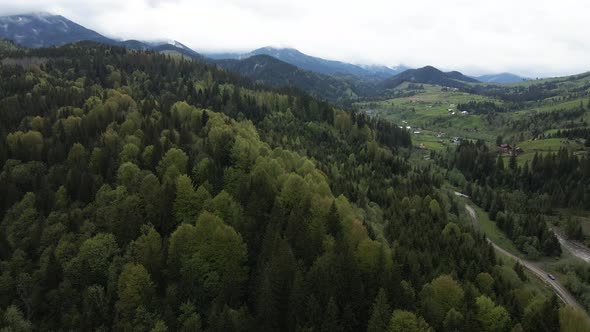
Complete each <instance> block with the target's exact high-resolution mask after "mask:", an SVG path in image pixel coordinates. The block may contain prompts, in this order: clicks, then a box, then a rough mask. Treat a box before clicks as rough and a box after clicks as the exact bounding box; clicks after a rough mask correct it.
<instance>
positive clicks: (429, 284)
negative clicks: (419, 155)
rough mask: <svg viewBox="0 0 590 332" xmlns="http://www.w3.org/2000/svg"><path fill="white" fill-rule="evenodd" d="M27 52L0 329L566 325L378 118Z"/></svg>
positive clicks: (237, 86)
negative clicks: (34, 59) (29, 62)
mask: <svg viewBox="0 0 590 332" xmlns="http://www.w3.org/2000/svg"><path fill="white" fill-rule="evenodd" d="M31 54H36V55H43V56H44V57H46V58H47V60H48V61H47V63H46V64H38V65H35V66H30V67H27V68H24V67H22V66H4V65H2V66H0V78H1V79H0V84H1V85H2V87H3V89H2V93H3V95H2V98H1V100H0V105H2V106H1V109H0V117H1V121H0V129H1V131H0V134H1V135H0V136H1V137H0V157H1V159H0V161H1V163H2V172H1V173H0V191H1V192H0V202H1V209H0V218H1V222H0V324H2V326H3V327H6V328H8V329H12V330H25V331H26V330H31V329H35V330H123V331H166V330H182V331H200V330H205V331H254V330H256V331H277V330H281V331H359V330H369V331H397V330H407V329H408V328H407V327H414V328H416V329H417V330H419V331H430V330H437V331H476V330H481V331H509V330H511V329H512V328H515V329H516V330H524V331H555V330H557V329H559V327H560V326H562V327H564V326H568V324H569V325H573V326H579V325H580V324H584V320H583V319H584V318H583V317H580V316H579V315H578V314H577V313H576V312H573V311H570V310H567V309H559V305H558V302H557V299H556V298H545V297H543V296H542V294H539V293H537V292H536V291H534V290H530V289H529V286H528V285H527V284H526V283H525V278H524V277H523V274H522V273H521V272H522V271H520V270H519V268H518V266H516V267H514V268H513V267H512V266H507V265H504V264H502V263H501V262H499V261H498V260H496V257H495V254H494V251H493V249H492V247H491V246H490V245H489V244H487V242H486V241H485V239H484V238H483V237H482V236H481V235H479V234H477V233H475V232H474V231H473V229H472V228H471V227H469V226H467V223H464V222H462V221H461V219H460V218H461V214H460V213H459V210H458V207H457V205H456V204H455V203H453V202H452V201H451V199H450V198H449V197H447V196H446V195H443V194H441V191H440V190H438V189H437V188H438V187H439V186H440V184H441V183H442V176H441V175H440V174H436V173H435V172H433V171H432V170H430V169H428V168H415V167H412V166H411V165H410V164H409V163H408V161H407V159H406V157H405V156H404V149H403V147H404V146H410V144H411V142H410V140H409V136H407V133H406V132H404V131H402V130H398V129H396V128H395V127H394V126H392V125H390V124H387V123H385V122H381V121H376V120H371V119H368V118H366V117H365V116H363V115H359V114H354V113H351V112H347V111H342V110H335V109H333V108H332V107H330V106H329V105H327V104H325V103H322V102H319V101H317V100H314V99H312V98H309V97H306V96H304V95H301V94H296V93H295V94H288V93H286V94H285V93H278V92H277V91H276V90H268V89H265V88H262V87H257V86H253V85H250V83H248V82H247V81H246V82H242V81H241V80H240V79H234V78H232V77H231V75H228V74H227V73H225V72H223V71H219V70H218V69H216V68H214V67H210V66H207V65H204V64H201V63H198V62H192V61H185V60H183V59H176V58H171V57H168V56H163V55H159V54H152V53H144V52H134V51H125V50H122V49H119V48H117V47H105V46H98V45H96V44H80V45H73V46H65V47H62V48H55V49H49V50H35V51H30V53H27V54H26V55H27V56H29V55H31ZM13 56H14V55H13ZM11 82H14V85H13V84H11ZM4 88H6V89H5V90H4ZM435 253H436V254H435ZM519 271H520V272H519Z"/></svg>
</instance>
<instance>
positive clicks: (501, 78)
mask: <svg viewBox="0 0 590 332" xmlns="http://www.w3.org/2000/svg"><path fill="white" fill-rule="evenodd" d="M474 78H475V79H477V80H478V81H480V82H483V83H499V84H508V83H517V82H522V81H526V80H528V78H525V77H522V76H518V75H515V74H511V73H500V74H491V75H482V76H477V77H474Z"/></svg>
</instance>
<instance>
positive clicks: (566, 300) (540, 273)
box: [465, 204, 585, 311]
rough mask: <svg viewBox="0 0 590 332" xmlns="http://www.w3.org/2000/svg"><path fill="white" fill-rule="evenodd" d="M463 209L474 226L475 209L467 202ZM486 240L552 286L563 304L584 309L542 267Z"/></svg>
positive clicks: (475, 218) (475, 221)
mask: <svg viewBox="0 0 590 332" xmlns="http://www.w3.org/2000/svg"><path fill="white" fill-rule="evenodd" d="M465 209H466V210H467V213H468V214H469V216H470V217H471V220H472V221H473V224H474V225H475V226H477V223H478V220H477V214H476V213H475V210H474V209H473V208H472V207H471V206H469V205H467V204H465ZM487 240H488V242H489V243H490V244H491V245H492V246H493V247H494V249H496V250H497V251H499V252H501V253H502V254H504V255H506V256H508V257H511V258H512V259H514V260H516V261H518V262H520V264H521V265H522V266H524V267H526V268H527V269H528V270H529V271H531V272H532V273H534V274H536V275H537V276H538V277H539V278H540V279H541V280H543V281H544V282H545V283H546V284H548V285H549V286H551V288H553V290H554V291H555V294H557V296H558V297H559V298H560V299H561V300H562V301H563V302H564V303H565V304H567V305H570V306H572V307H574V308H577V309H580V310H582V311H585V310H584V308H583V307H582V306H581V305H580V304H579V303H578V301H576V298H575V297H574V296H573V295H572V294H571V293H570V292H569V291H568V290H567V289H566V288H565V287H563V286H562V285H561V284H560V283H559V281H557V280H552V279H551V278H549V273H548V272H546V271H543V269H541V268H540V267H539V266H537V265H536V264H534V263H532V262H529V261H527V260H524V259H522V258H519V257H517V256H515V255H513V254H511V253H509V252H508V251H506V250H504V249H503V248H502V247H500V246H498V245H497V244H495V243H494V242H492V241H491V240H490V239H487Z"/></svg>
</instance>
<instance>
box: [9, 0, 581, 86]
mask: <svg viewBox="0 0 590 332" xmlns="http://www.w3.org/2000/svg"><path fill="white" fill-rule="evenodd" d="M31 11H47V12H50V13H53V14H61V15H63V16H65V17H67V18H69V19H71V20H73V21H75V22H77V23H79V24H81V25H83V26H85V27H87V28H90V29H93V30H96V31H97V32H99V33H101V34H104V35H106V36H108V37H113V38H123V39H141V40H155V39H176V40H178V41H180V42H183V43H184V44H186V45H188V46H190V47H192V48H194V49H195V50H196V51H198V52H209V51H235V50H238V51H248V50H252V49H254V48H258V47H262V46H269V45H270V46H281V47H294V48H297V49H299V50H300V51H302V52H304V53H307V54H310V55H314V56H319V57H323V58H328V59H334V60H341V61H347V62H353V63H362V64H385V65H390V66H395V65H398V64H405V65H407V66H411V67H421V66H424V65H434V66H436V67H439V68H442V69H447V70H451V69H453V70H460V71H463V72H466V73H468V74H482V73H494V72H503V71H510V72H514V73H518V74H521V75H527V76H530V77H537V76H556V75H565V74H573V73H579V72H584V71H588V70H590V34H589V32H590V2H589V1H588V0H559V1H555V0H552V1H549V0H495V1H490V0H486V1H480V0H446V1H445V0H404V1H398V0H363V1H343V0H294V1H293V0H85V1H80V0H46V1H42V0H16V1H4V0H2V1H0V15H8V14H21V13H26V12H31Z"/></svg>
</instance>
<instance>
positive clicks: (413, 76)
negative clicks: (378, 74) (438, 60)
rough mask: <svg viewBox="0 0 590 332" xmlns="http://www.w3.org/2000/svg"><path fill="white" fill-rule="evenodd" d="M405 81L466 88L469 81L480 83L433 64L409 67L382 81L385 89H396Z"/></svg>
mask: <svg viewBox="0 0 590 332" xmlns="http://www.w3.org/2000/svg"><path fill="white" fill-rule="evenodd" d="M404 82H410V83H421V84H434V85H440V86H445V87H450V88H466V87H467V86H468V84H469V83H479V81H478V80H476V79H474V78H471V77H468V76H465V75H463V74H461V73H460V72H458V71H451V72H446V73H445V72H443V71H441V70H439V69H436V68H434V67H432V66H426V67H422V68H419V69H408V70H406V71H404V72H402V73H400V74H397V75H396V76H394V77H392V78H389V79H387V80H385V81H383V82H382V83H381V85H380V86H381V87H382V88H384V89H394V88H396V87H397V86H399V85H400V84H402V83H404Z"/></svg>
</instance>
